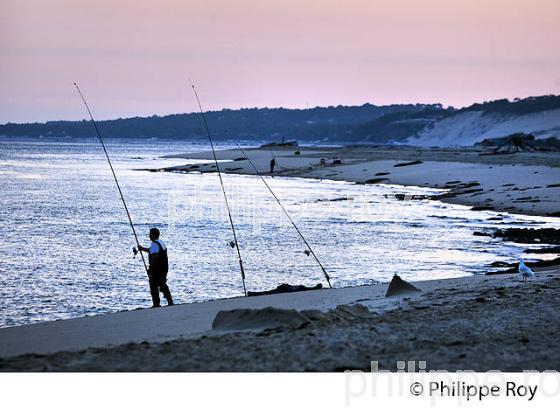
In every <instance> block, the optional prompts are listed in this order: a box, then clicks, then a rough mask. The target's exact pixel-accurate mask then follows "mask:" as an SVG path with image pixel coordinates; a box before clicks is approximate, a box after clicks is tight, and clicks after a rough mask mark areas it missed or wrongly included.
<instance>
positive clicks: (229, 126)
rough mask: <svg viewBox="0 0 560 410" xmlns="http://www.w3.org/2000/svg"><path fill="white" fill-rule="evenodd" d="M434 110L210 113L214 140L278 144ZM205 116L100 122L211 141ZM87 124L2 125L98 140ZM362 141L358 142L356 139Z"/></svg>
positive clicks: (335, 135)
mask: <svg viewBox="0 0 560 410" xmlns="http://www.w3.org/2000/svg"><path fill="white" fill-rule="evenodd" d="M426 107H432V108H433V109H434V110H438V109H441V107H439V106H436V105H434V106H431V105H421V104H417V105H413V104H403V105H388V106H375V105H372V104H364V105H362V106H356V107H346V106H338V107H326V108H312V109H307V110H298V109H284V108H274V109H269V108H261V109H257V108H247V109H241V110H229V109H225V110H221V111H211V112H208V113H207V114H206V116H207V119H208V124H209V126H210V129H211V132H212V134H213V136H214V137H215V138H216V139H217V140H219V139H232V138H240V139H245V140H247V139H258V140H263V139H264V140H266V139H271V140H277V139H280V138H281V137H286V138H297V139H300V140H305V141H319V140H340V139H344V138H345V137H346V134H347V132H348V131H349V130H352V129H354V127H356V126H357V125H360V124H366V123H368V122H370V121H372V120H375V119H377V118H379V117H382V116H384V115H388V114H394V113H400V112H406V113H413V112H416V111H421V110H423V109H425V108H426ZM203 127H204V125H203V122H202V119H201V116H200V114H198V113H192V114H176V115H166V116H163V117H159V116H152V117H148V118H140V117H136V118H127V119H117V120H109V121H99V128H100V129H101V131H102V132H103V134H104V135H105V136H106V137H114V138H118V137H128V138H137V137H149V138H153V137H157V138H183V139H200V138H206V133H205V131H204V128H203ZM93 132H94V130H93V128H92V126H91V124H90V123H89V122H88V121H85V120H83V121H49V122H47V123H44V124H39V123H33V124H5V125H0V135H5V136H12V137H17V136H31V137H38V136H73V137H78V136H80V137H84V136H93V135H94V134H93ZM357 138H359V137H357Z"/></svg>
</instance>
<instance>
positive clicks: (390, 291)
mask: <svg viewBox="0 0 560 410" xmlns="http://www.w3.org/2000/svg"><path fill="white" fill-rule="evenodd" d="M412 292H422V291H421V290H420V289H418V288H417V287H416V286H414V285H413V284H411V283H408V282H407V281H405V280H403V279H401V277H400V276H399V275H395V276H393V279H391V283H389V287H388V288H387V293H385V297H386V298H388V297H391V296H398V295H404V294H407V293H412Z"/></svg>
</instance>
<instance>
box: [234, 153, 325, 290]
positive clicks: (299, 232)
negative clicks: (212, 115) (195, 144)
mask: <svg viewBox="0 0 560 410" xmlns="http://www.w3.org/2000/svg"><path fill="white" fill-rule="evenodd" d="M236 146H237V149H238V150H239V151H241V154H242V155H243V156H244V157H245V158H246V159H247V161H249V164H251V167H252V168H253V171H255V174H257V176H258V177H259V178H260V179H261V181H262V182H263V184H264V185H265V186H266V187H267V188H268V190H269V191H270V193H271V194H272V196H273V197H274V199H276V202H278V205H279V206H280V208H281V209H282V211H283V212H284V214H285V215H286V217H287V218H288V220H289V221H290V222H291V224H292V226H293V227H294V229H295V230H296V232H297V233H298V234H299V236H300V238H301V240H302V241H303V243H304V244H305V246H307V249H306V250H304V253H305V254H306V255H307V256H309V255H313V257H314V258H315V260H316V261H317V264H318V265H319V267H320V268H321V270H322V271H323V275H324V276H325V279H326V280H327V283H328V284H329V287H330V288H332V285H331V278H330V276H329V274H328V273H327V271H326V269H325V268H324V266H323V264H322V263H321V261H320V260H319V258H318V257H317V255H316V254H315V252H314V251H313V248H311V245H310V244H309V242H307V240H306V239H305V237H304V236H303V234H302V233H301V231H300V230H299V228H298V227H297V225H296V223H295V222H294V220H293V219H292V217H291V216H290V214H289V213H288V211H287V210H286V208H284V205H282V202H280V199H279V198H278V197H277V196H276V194H275V193H274V191H273V190H272V188H271V187H270V185H268V182H266V180H265V179H264V177H263V176H262V174H261V173H260V172H259V170H258V169H257V167H256V166H255V164H254V162H253V161H251V159H250V158H249V156H248V155H247V154H246V153H245V150H243V148H241V147H240V146H239V144H236Z"/></svg>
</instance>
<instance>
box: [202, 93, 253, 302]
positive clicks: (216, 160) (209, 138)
mask: <svg viewBox="0 0 560 410" xmlns="http://www.w3.org/2000/svg"><path fill="white" fill-rule="evenodd" d="M191 87H192V89H193V92H194V96H195V97H196V102H197V103H198V108H199V109H200V114H201V115H202V120H203V121H204V128H206V134H207V135H208V141H210V147H211V148H212V156H213V157H214V164H215V165H216V170H217V171H218V177H219V179H220V186H221V187H222V193H223V194H224V200H225V204H226V209H227V213H228V217H229V223H230V225H231V231H232V232H233V241H231V242H230V246H231V245H232V243H233V246H232V248H233V247H234V246H235V249H236V250H237V257H238V259H239V269H240V271H241V279H242V281H243V293H244V294H245V296H247V288H246V286H245V269H244V268H243V260H242V259H241V251H240V250H239V243H238V241H237V234H236V232H235V225H234V224H233V218H232V217H231V210H230V207H229V201H228V198H227V195H226V189H225V187H224V181H223V179H222V172H221V171H220V165H219V163H218V159H217V157H216V150H215V149H214V142H213V141H212V136H211V135H210V129H209V128H208V122H207V121H206V115H205V114H204V110H203V109H202V104H201V103H200V99H199V98H198V93H197V92H196V88H195V87H194V84H192V83H191Z"/></svg>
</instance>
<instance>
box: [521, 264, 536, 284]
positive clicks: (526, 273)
mask: <svg viewBox="0 0 560 410" xmlns="http://www.w3.org/2000/svg"><path fill="white" fill-rule="evenodd" d="M519 274H520V275H521V277H522V278H523V282H527V278H534V277H535V272H533V271H532V270H531V268H529V267H528V266H527V265H525V262H524V261H523V259H520V260H519Z"/></svg>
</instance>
